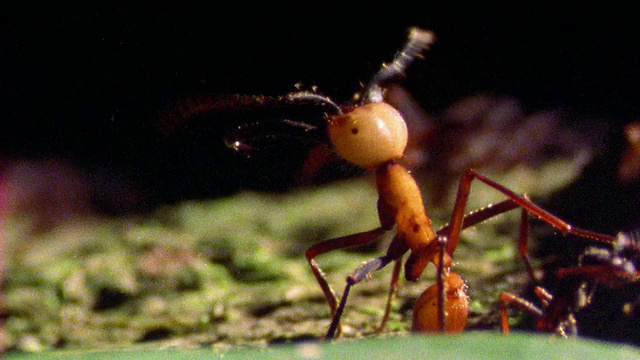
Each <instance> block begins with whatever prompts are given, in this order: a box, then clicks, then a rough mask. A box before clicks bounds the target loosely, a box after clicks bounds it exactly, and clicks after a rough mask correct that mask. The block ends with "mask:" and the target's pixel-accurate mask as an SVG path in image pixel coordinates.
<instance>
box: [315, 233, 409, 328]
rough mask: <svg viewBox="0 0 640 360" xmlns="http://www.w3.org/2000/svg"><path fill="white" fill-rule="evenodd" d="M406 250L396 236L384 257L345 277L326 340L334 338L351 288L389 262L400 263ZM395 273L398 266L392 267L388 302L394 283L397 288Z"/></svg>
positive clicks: (363, 265) (393, 292)
mask: <svg viewBox="0 0 640 360" xmlns="http://www.w3.org/2000/svg"><path fill="white" fill-rule="evenodd" d="M408 250H409V248H408V247H407V245H406V243H405V242H404V241H403V240H401V239H400V238H398V237H397V236H396V237H395V238H394V239H393V241H392V242H391V244H390V245H389V249H388V250H387V252H386V253H385V254H384V255H382V256H380V257H377V258H375V259H373V260H371V261H368V262H366V263H364V264H362V265H361V266H360V267H359V268H357V269H356V270H355V271H354V272H353V273H351V274H350V275H349V276H348V277H347V284H346V286H345V288H344V293H343V294H342V297H341V298H340V304H338V307H337V309H336V311H335V313H334V314H333V319H332V320H331V325H330V326H329V330H328V331H327V336H326V338H327V339H332V338H334V337H335V334H336V331H337V329H338V327H339V324H340V318H341V317H342V313H343V312H344V308H345V306H346V304H347V298H348V297H349V292H350V291H351V287H352V286H354V285H355V284H357V283H359V282H361V281H362V280H365V279H368V278H370V277H371V276H372V275H373V273H374V272H376V271H378V270H380V269H382V268H384V267H385V266H387V264H389V263H390V262H391V261H394V260H396V261H398V262H400V261H401V260H402V256H403V255H404V253H406V252H407V251H408ZM396 271H397V272H399V271H400V266H399V265H396V266H395V267H394V273H393V275H392V278H391V281H392V289H390V290H389V299H388V300H389V301H390V300H391V297H392V296H393V294H395V290H394V289H393V284H394V283H395V284H396V287H397V282H398V274H396ZM334 299H335V297H334ZM390 306H391V305H390V304H389V303H387V308H390ZM384 317H386V318H388V315H386V314H385V316H384ZM384 317H383V321H384V323H383V324H381V325H380V326H384V324H385V323H386V320H385V319H384Z"/></svg>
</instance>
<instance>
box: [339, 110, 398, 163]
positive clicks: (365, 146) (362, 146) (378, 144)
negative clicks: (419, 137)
mask: <svg viewBox="0 0 640 360" xmlns="http://www.w3.org/2000/svg"><path fill="white" fill-rule="evenodd" d="M328 131H329V138H330V139H331V143H332V144H333V146H334V147H335V148H336V151H337V152H338V154H340V156H342V157H343V158H345V159H347V160H348V161H349V162H351V163H354V164H356V165H358V166H360V167H363V168H365V169H368V168H373V167H376V166H378V165H380V164H382V163H384V162H387V161H389V160H393V159H397V158H399V157H401V156H402V154H403V153H404V149H405V147H406V146H407V136H408V134H407V124H406V123H405V122H404V119H402V116H401V115H400V113H399V112H398V111H397V110H396V109H394V108H393V107H392V106H391V105H389V104H386V103H370V104H366V105H362V106H359V107H357V108H355V109H353V110H352V111H350V112H348V113H346V114H344V115H338V116H335V117H333V118H332V119H331V121H330V122H329V127H328Z"/></svg>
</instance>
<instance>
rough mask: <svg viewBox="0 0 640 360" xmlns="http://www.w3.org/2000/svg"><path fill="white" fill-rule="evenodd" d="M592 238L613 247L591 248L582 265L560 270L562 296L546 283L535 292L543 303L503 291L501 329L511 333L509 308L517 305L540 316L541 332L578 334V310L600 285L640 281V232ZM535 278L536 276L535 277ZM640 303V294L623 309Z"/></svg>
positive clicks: (627, 310) (593, 235)
mask: <svg viewBox="0 0 640 360" xmlns="http://www.w3.org/2000/svg"><path fill="white" fill-rule="evenodd" d="M587 237H589V238H591V239H594V240H597V241H600V242H602V243H605V244H609V245H611V247H612V248H611V249H608V248H602V247H595V246H591V247H588V248H587V249H586V250H585V251H584V252H583V253H582V254H581V255H580V257H579V259H578V265H576V266H570V267H565V268H560V269H558V270H557V271H556V272H555V273H554V274H553V275H554V277H555V278H556V279H555V280H556V281H557V284H558V286H557V287H558V289H556V292H558V293H560V294H562V296H554V295H552V294H551V293H550V292H549V291H548V290H547V289H545V288H543V287H542V286H539V285H538V286H535V288H534V293H535V295H536V297H537V298H538V299H539V301H540V303H541V306H538V305H535V304H534V303H533V302H530V301H528V300H525V299H523V298H521V297H519V296H516V295H513V294H509V293H502V294H500V298H499V303H500V314H501V320H502V321H501V328H502V332H503V333H504V334H508V333H509V324H508V318H507V307H508V306H516V307H518V308H520V309H521V310H524V311H526V312H528V313H530V314H532V315H534V316H535V318H536V328H537V329H538V330H539V331H553V332H555V333H556V334H559V335H561V336H563V337H567V335H577V334H578V326H577V320H576V313H578V312H579V311H581V310H584V309H585V308H587V307H588V306H589V305H591V303H592V299H593V296H594V292H595V289H596V286H597V285H600V286H603V287H605V288H609V289H615V288H620V287H623V286H626V285H630V284H636V283H638V282H640V271H639V270H638V266H640V237H639V233H638V232H629V233H627V232H620V233H618V234H617V235H616V237H612V236H609V235H605V234H597V233H591V234H590V236H587ZM534 280H535V279H534ZM638 305H640V297H638V298H636V299H635V300H633V301H632V302H630V303H627V304H625V305H624V309H623V312H624V313H626V314H627V315H629V314H631V313H633V312H634V311H635V309H636V307H637V306H638Z"/></svg>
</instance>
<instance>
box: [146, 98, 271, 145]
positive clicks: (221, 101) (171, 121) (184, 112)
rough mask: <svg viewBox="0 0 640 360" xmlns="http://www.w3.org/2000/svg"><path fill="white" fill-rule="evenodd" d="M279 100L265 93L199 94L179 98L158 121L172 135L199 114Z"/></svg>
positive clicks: (161, 127) (239, 108) (257, 106)
mask: <svg viewBox="0 0 640 360" xmlns="http://www.w3.org/2000/svg"><path fill="white" fill-rule="evenodd" d="M277 102H278V98H277V97H271V96H264V95H241V94H228V95H211V94H208V95H207V94H205V95H198V96H193V97H187V98H185V99H181V100H179V101H178V102H177V103H176V104H175V105H174V106H172V107H171V108H170V109H168V110H167V111H165V112H163V113H162V114H161V115H160V117H159V120H158V122H157V123H158V126H159V128H160V130H161V131H162V132H163V133H164V134H165V135H170V134H173V133H174V132H175V131H176V130H177V129H179V128H180V127H182V126H183V125H185V124H187V123H188V122H190V121H191V120H192V119H193V118H195V117H198V116H202V115H209V114H214V113H220V112H227V111H237V110H241V109H251V108H260V107H265V106H273V104H275V103H277Z"/></svg>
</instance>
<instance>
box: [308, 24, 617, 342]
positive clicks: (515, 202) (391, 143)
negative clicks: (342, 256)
mask: <svg viewBox="0 0 640 360" xmlns="http://www.w3.org/2000/svg"><path fill="white" fill-rule="evenodd" d="M433 41H434V36H433V34H431V33H430V32H427V31H423V30H419V29H412V31H411V32H410V34H409V40H408V41H407V43H406V45H405V46H404V47H403V49H402V50H401V51H400V52H399V53H398V55H396V57H395V58H394V60H393V62H392V63H391V64H389V65H383V67H382V69H381V70H380V71H379V72H378V73H377V74H376V75H375V76H374V77H373V80H372V81H371V82H370V83H369V85H368V87H366V88H365V90H364V93H363V96H362V101H361V102H360V104H359V105H358V106H356V107H353V108H351V109H349V111H348V112H344V113H343V112H342V110H340V111H337V112H336V113H335V114H328V115H327V117H328V129H327V131H328V134H329V138H330V141H331V143H332V145H333V147H334V148H335V151H336V152H337V153H338V154H339V155H340V156H341V157H343V158H344V159H346V160H347V161H349V162H351V163H353V164H355V165H358V166H359V167H361V168H364V169H368V170H370V171H372V172H375V174H376V184H377V191H378V194H379V199H378V205H377V206H378V215H379V220H380V226H379V227H377V228H375V229H372V230H369V231H364V232H361V233H356V234H352V235H348V236H344V237H339V238H335V239H330V240H326V241H323V242H320V243H318V244H315V245H313V246H311V247H310V248H309V249H308V250H307V251H306V253H305V255H306V258H307V260H308V262H309V264H310V266H311V269H312V271H313V274H314V276H315V277H316V280H317V281H318V284H319V285H320V287H321V289H322V291H323V294H324V296H325V298H326V300H327V302H328V304H329V307H330V309H331V315H332V321H331V324H330V326H329V330H328V331H327V335H326V337H327V338H333V337H335V336H336V334H337V333H338V332H339V324H340V318H341V316H342V313H343V312H344V308H345V305H346V301H347V298H348V295H349V292H350V290H351V287H352V286H354V285H355V284H357V283H359V282H361V281H363V280H365V279H367V278H369V277H371V276H372V275H373V273H375V272H376V271H378V270H380V269H382V268H383V267H385V266H386V265H388V264H389V263H390V262H392V261H395V266H394V269H393V273H392V276H391V285H390V290H389V294H388V299H387V306H386V309H385V313H384V316H383V319H382V321H381V324H380V326H379V328H378V330H382V329H383V328H384V327H385V325H386V322H387V320H388V317H389V313H390V307H391V306H390V303H391V300H392V298H393V295H394V293H395V290H396V288H397V286H398V278H399V273H400V270H401V267H402V258H403V256H404V254H405V253H407V252H410V255H409V257H408V259H407V261H406V263H405V278H406V279H407V280H408V281H417V279H418V278H419V276H420V275H421V274H422V272H423V271H424V269H425V268H426V266H427V265H428V264H429V263H433V264H434V265H435V266H436V268H437V281H436V284H434V285H432V286H431V287H429V288H428V289H427V290H425V292H424V293H423V294H422V295H421V296H420V298H419V299H418V301H417V303H416V306H415V308H414V315H413V330H415V331H420V332H434V331H439V332H459V331H462V329H463V328H464V326H465V324H466V320H467V316H468V296H467V294H466V288H467V286H466V284H465V282H464V280H463V279H462V278H461V277H460V276H459V275H458V274H456V273H455V272H452V271H451V265H452V259H453V253H454V251H455V249H456V246H457V244H458V240H459V235H460V232H461V230H462V229H464V228H466V227H469V226H473V225H475V224H477V223H479V222H482V221H484V220H486V219H489V218H491V217H493V216H496V215H498V214H500V213H503V212H507V211H510V210H513V209H515V208H518V207H520V208H522V225H521V235H520V239H519V246H518V250H519V253H520V255H521V257H522V259H523V261H524V263H525V265H526V267H527V271H528V273H529V274H530V276H531V277H532V278H534V275H533V270H532V267H531V264H530V261H529V260H528V250H527V225H526V224H527V221H526V220H527V216H528V214H529V213H531V214H533V215H534V216H536V217H538V218H540V219H541V220H543V221H545V222H547V223H549V224H550V225H552V226H553V227H555V228H557V229H558V230H560V231H561V232H563V233H571V234H575V235H578V236H583V237H588V238H595V239H599V240H601V241H604V242H613V238H608V237H606V236H600V235H598V234H596V233H592V232H590V231H587V230H582V229H575V228H573V227H572V226H571V225H569V224H567V223H566V222H564V221H562V220H561V219H559V218H557V217H556V216H554V215H552V214H550V213H549V212H547V211H546V210H544V209H542V208H541V207H539V206H538V205H536V204H534V203H533V202H531V201H530V200H529V199H528V198H526V197H525V196H520V195H518V194H516V193H514V192H512V191H511V190H509V189H507V188H505V187H503V186H502V185H500V184H497V183H495V182H494V181H492V180H490V179H488V178H486V177H484V176H482V175H480V174H478V173H476V172H475V171H474V170H473V169H469V170H467V171H466V172H464V173H463V174H462V176H461V178H460V183H459V188H458V194H457V196H456V201H455V205H454V208H453V212H452V214H451V219H450V222H449V224H448V225H446V226H444V227H443V228H441V229H439V230H438V231H435V230H434V229H433V227H432V225H431V219H430V218H429V217H428V215H427V213H426V211H425V208H424V204H423V200H422V195H421V193H420V190H419V188H418V185H417V184H416V181H415V180H414V178H413V177H412V176H411V174H410V173H409V171H408V170H407V169H406V168H405V167H404V166H403V165H402V164H400V161H401V159H402V158H403V153H404V150H405V147H406V144H407V136H408V135H407V127H406V124H405V122H404V120H403V118H402V116H401V115H400V114H399V113H398V112H397V111H396V110H395V109H394V108H393V107H392V106H391V105H388V104H387V103H385V102H384V101H383V92H384V89H385V87H386V86H389V85H390V84H391V83H392V82H393V81H397V80H398V79H399V78H401V77H402V75H403V74H404V71H405V69H406V67H407V66H408V65H409V64H410V63H411V62H412V61H413V60H415V59H416V58H418V57H420V56H421V52H422V51H423V50H425V49H427V48H429V46H430V45H431V43H432V42H433ZM474 179H477V180H480V181H481V182H483V183H485V184H486V185H488V186H490V187H492V188H494V189H496V190H497V191H499V192H501V193H503V194H504V195H505V196H506V197H507V198H508V199H507V200H505V201H503V202H501V203H499V204H496V205H494V206H489V207H486V208H484V209H481V210H479V211H476V212H474V213H471V214H470V215H467V216H465V215H464V212H465V207H466V203H467V200H468V197H469V193H470V187H471V183H472V181H473V180H474ZM394 226H395V227H396V228H397V232H396V235H395V237H394V238H393V240H392V241H391V243H390V245H389V247H388V249H387V251H386V253H385V254H384V255H382V256H380V257H378V258H375V259H373V260H371V261H369V262H367V263H365V264H363V265H362V266H361V267H359V268H358V269H356V270H355V271H354V272H353V273H352V274H350V275H349V276H348V277H347V284H346V286H345V289H344V292H343V294H342V297H341V298H340V301H339V302H338V299H337V297H336V295H335V293H334V292H333V290H332V289H331V287H330V286H329V284H328V282H327V280H326V278H325V276H324V274H323V271H322V269H321V268H320V267H319V266H318V264H317V262H316V261H315V258H316V257H317V256H319V255H322V254H324V253H327V252H330V251H333V250H338V249H343V248H346V247H351V246H358V245H364V244H368V243H370V242H373V241H375V240H376V239H377V238H379V237H380V236H381V235H382V234H383V233H385V232H387V231H390V230H391V229H392V228H393V227H394Z"/></svg>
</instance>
